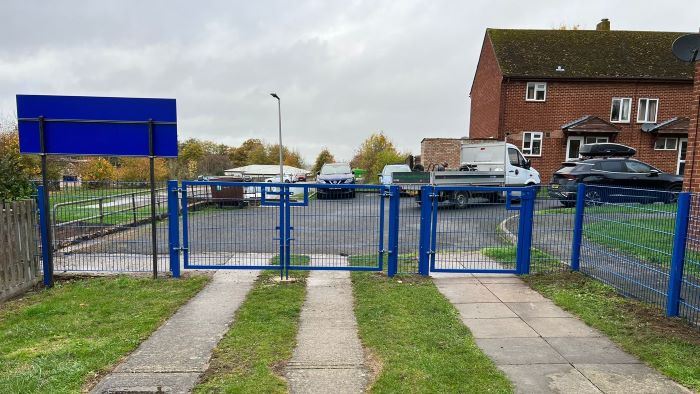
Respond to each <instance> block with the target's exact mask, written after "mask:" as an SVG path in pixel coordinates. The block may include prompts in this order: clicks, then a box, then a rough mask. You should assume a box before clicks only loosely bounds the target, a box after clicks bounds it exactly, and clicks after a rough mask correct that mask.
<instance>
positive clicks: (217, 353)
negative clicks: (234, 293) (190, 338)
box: [195, 271, 308, 393]
mask: <svg viewBox="0 0 700 394" xmlns="http://www.w3.org/2000/svg"><path fill="white" fill-rule="evenodd" d="M307 274H308V273H307V272H298V271H292V272H290V274H289V275H290V278H292V279H294V280H295V281H294V282H291V283H289V282H287V283H280V282H279V281H276V280H275V278H276V277H277V276H278V273H277V272H274V271H266V272H263V273H262V274H261V275H260V277H259V278H258V280H257V282H256V283H255V287H254V288H253V289H252V290H251V292H250V293H249V294H248V297H247V298H246V300H245V302H244V303H243V305H241V307H240V309H239V310H238V311H237V312H236V319H235V320H234V324H233V326H232V327H231V329H230V330H229V332H228V333H227V334H226V336H224V338H223V339H222V340H221V342H219V344H218V346H217V347H216V349H215V350H214V355H213V357H212V360H211V362H210V364H209V369H208V370H207V372H206V373H205V374H204V376H203V377H202V379H201V381H200V383H199V385H198V386H197V387H196V388H195V392H198V393H209V392H215V393H223V392H226V393H240V392H244V393H286V392H287V384H286V382H285V381H284V379H282V378H281V376H280V375H281V374H282V369H283V368H284V365H285V363H286V362H287V361H288V360H289V359H290V358H291V356H292V351H293V350H294V347H295V346H296V333H297V330H298V326H299V316H300V314H301V307H302V304H303V303H304V298H305V297H306V282H305V279H306V277H307Z"/></svg>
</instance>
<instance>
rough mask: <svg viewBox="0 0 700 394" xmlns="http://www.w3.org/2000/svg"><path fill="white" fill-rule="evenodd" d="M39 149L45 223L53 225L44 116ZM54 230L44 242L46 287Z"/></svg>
mask: <svg viewBox="0 0 700 394" xmlns="http://www.w3.org/2000/svg"><path fill="white" fill-rule="evenodd" d="M38 119H39V145H40V147H39V149H40V150H41V153H40V154H39V155H40V156H41V185H42V186H43V187H42V188H41V192H42V197H43V198H42V204H43V207H42V209H43V210H44V216H45V218H46V219H45V220H46V222H45V225H46V226H50V225H51V204H49V184H48V175H47V167H48V165H47V162H46V161H47V157H46V136H45V135H44V117H43V116H39V117H38ZM52 235H53V234H52V232H51V229H50V228H47V231H46V234H45V236H46V242H45V243H44V244H43V246H44V247H46V248H47V250H46V252H45V253H44V256H46V260H47V261H46V262H45V264H44V270H46V271H47V272H44V285H45V286H46V287H53V237H52Z"/></svg>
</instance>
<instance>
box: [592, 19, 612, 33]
mask: <svg viewBox="0 0 700 394" xmlns="http://www.w3.org/2000/svg"><path fill="white" fill-rule="evenodd" d="M595 29H596V30H598V31H610V19H608V18H603V19H601V20H600V22H598V24H597V25H595Z"/></svg>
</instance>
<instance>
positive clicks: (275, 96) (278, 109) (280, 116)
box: [270, 93, 284, 183]
mask: <svg viewBox="0 0 700 394" xmlns="http://www.w3.org/2000/svg"><path fill="white" fill-rule="evenodd" d="M270 96H272V97H274V98H276V99H277V118H278V120H279V132H280V182H282V183H284V162H283V157H282V104H281V100H280V96H278V95H277V93H270Z"/></svg>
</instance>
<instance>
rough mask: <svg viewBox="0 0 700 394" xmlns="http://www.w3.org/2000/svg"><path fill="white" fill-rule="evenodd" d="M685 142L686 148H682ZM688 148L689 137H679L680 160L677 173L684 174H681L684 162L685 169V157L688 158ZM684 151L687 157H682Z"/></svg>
mask: <svg viewBox="0 0 700 394" xmlns="http://www.w3.org/2000/svg"><path fill="white" fill-rule="evenodd" d="M683 144H685V149H682V148H681V147H682V146H683ZM687 149H688V139H687V138H679V139H678V160H677V161H676V175H683V174H680V172H681V163H682V164H683V169H685V159H687V158H688V156H687ZM684 152H685V153H686V157H685V158H683V159H681V158H682V157H683V153H684Z"/></svg>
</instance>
